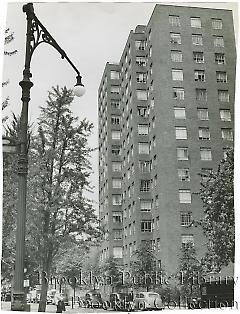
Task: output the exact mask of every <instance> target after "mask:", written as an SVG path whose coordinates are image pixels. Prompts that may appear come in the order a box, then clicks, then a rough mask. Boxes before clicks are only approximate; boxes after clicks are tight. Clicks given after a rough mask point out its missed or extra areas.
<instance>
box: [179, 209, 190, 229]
mask: <svg viewBox="0 0 240 314" xmlns="http://www.w3.org/2000/svg"><path fill="white" fill-rule="evenodd" d="M180 221H181V226H182V227H188V226H189V225H190V224H191V222H192V213H191V212H181V213H180Z"/></svg>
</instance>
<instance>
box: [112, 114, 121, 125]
mask: <svg viewBox="0 0 240 314" xmlns="http://www.w3.org/2000/svg"><path fill="white" fill-rule="evenodd" d="M120 122H121V116H116V115H112V116H111V123H112V124H113V125H119V124H120Z"/></svg>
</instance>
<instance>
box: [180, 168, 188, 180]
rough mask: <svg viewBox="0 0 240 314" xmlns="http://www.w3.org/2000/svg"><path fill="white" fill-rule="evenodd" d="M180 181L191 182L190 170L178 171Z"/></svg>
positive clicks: (182, 169)
mask: <svg viewBox="0 0 240 314" xmlns="http://www.w3.org/2000/svg"><path fill="white" fill-rule="evenodd" d="M178 180H179V181H190V171H189V169H188V168H181V169H178Z"/></svg>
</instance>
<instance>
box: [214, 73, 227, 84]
mask: <svg viewBox="0 0 240 314" xmlns="http://www.w3.org/2000/svg"><path fill="white" fill-rule="evenodd" d="M216 76H217V83H227V73H226V72H220V71H219V72H218V71H217V72H216Z"/></svg>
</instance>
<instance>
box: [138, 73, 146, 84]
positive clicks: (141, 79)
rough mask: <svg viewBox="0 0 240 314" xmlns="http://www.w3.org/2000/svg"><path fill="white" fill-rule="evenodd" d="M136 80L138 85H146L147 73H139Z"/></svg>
mask: <svg viewBox="0 0 240 314" xmlns="http://www.w3.org/2000/svg"><path fill="white" fill-rule="evenodd" d="M136 79H137V82H138V83H146V82H147V73H144V72H137V73H136Z"/></svg>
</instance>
